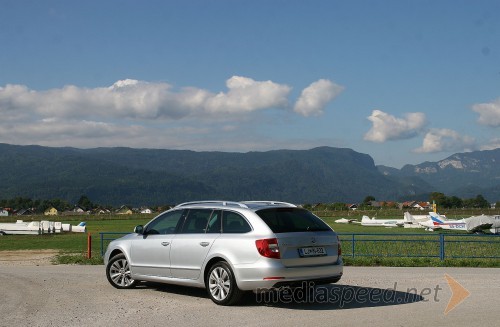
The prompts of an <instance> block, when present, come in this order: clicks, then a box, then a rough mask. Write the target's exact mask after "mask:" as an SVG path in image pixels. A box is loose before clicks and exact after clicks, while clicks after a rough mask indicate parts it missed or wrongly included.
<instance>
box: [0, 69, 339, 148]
mask: <svg viewBox="0 0 500 327" xmlns="http://www.w3.org/2000/svg"><path fill="white" fill-rule="evenodd" d="M322 83H324V82H321V83H319V84H320V85H321V84H322ZM311 85H315V83H313V84H311ZM226 86H227V91H226V92H219V93H214V92H210V91H208V90H206V89H201V88H195V87H185V88H175V87H174V86H172V85H171V84H168V83H163V82H145V81H138V80H133V79H125V80H120V81H117V82H115V83H114V84H113V85H111V86H106V87H97V88H84V87H77V86H74V85H68V86H64V87H62V88H56V89H50V90H44V91H37V90H32V89H29V88H28V87H27V86H24V85H12V84H9V85H6V86H4V87H0V115H1V117H2V119H1V120H0V142H6V143H12V144H40V145H46V146H76V147H84V148H85V147H95V146H131V147H148V148H150V147H152V148H154V147H157V148H184V149H200V150H201V149H206V150H209V149H212V150H213V149H214V146H215V147H217V148H220V149H222V148H227V149H228V150H229V149H239V150H242V149H243V148H242V146H243V145H244V144H253V145H254V147H253V148H249V150H254V149H259V147H260V148H262V147H263V146H264V145H263V144H264V143H263V142H264V141H265V140H266V139H267V141H268V142H272V141H271V140H270V139H269V137H268V136H266V137H264V136H263V137H258V136H257V137H256V138H255V141H252V142H248V139H249V138H251V137H252V136H251V135H249V133H248V131H250V132H251V131H252V130H253V129H252V128H249V127H248V128H247V133H241V129H242V127H243V126H244V127H247V126H246V125H245V122H247V121H249V120H251V119H259V118H261V117H260V116H258V115H256V114H255V113H256V112H262V111H266V110H281V112H282V113H283V114H284V115H289V114H291V111H290V110H288V109H290V103H289V99H288V97H289V95H290V92H291V87H290V86H288V85H285V84H279V83H275V82H272V81H255V80H253V79H251V78H248V77H241V76H233V77H231V78H229V79H228V80H227V81H226ZM327 89H328V88H324V90H323V91H321V90H320V91H319V93H322V92H326V91H327ZM305 93H307V92H305ZM322 99H323V100H321V101H320V103H324V102H325V101H326V100H331V96H324V97H323V98H322ZM321 110H323V109H321ZM250 134H251V133H250ZM245 142H247V143H245ZM259 144H260V146H259Z"/></svg>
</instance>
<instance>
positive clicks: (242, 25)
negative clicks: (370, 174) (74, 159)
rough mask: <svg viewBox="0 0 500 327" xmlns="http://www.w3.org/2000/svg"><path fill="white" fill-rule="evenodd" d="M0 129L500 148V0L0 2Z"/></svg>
mask: <svg viewBox="0 0 500 327" xmlns="http://www.w3.org/2000/svg"><path fill="white" fill-rule="evenodd" d="M0 46H1V48H0V50H1V51H0V113H1V115H2V116H1V117H2V119H1V120H0V142H2V143H11V144H40V145H45V146H73V147H80V148H90V147H102V146H106V147H108V146H128V147H135V148H165V149H190V150H196V151H238V152H247V151H267V150H273V149H309V148H313V147H316V146H325V145H326V146H333V147H345V148H352V149H354V150H355V151H358V152H362V153H367V154H369V155H371V156H372V157H373V158H374V160H375V164H383V165H388V166H392V167H396V168H400V167H401V166H402V165H404V164H407V163H410V164H417V163H421V162H424V161H437V160H441V159H444V158H446V157H448V156H449V155H451V154H453V153H457V152H466V151H472V150H485V149H494V148H498V147H500V133H499V131H500V2H499V1H482V0H479V1H435V0H434V1H416V0H415V1H403V0H394V1H332V0H330V1H259V0H256V1H255V0H254V1H235V0H233V1H222V0H220V1H123V0H122V1H118V0H117V1H102V0H101V1H50V0H45V1H18V0H15V1H8V0H1V1H0Z"/></svg>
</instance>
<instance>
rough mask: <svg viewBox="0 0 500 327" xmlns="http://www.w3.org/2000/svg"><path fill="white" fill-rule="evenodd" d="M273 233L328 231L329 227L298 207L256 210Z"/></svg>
mask: <svg viewBox="0 0 500 327" xmlns="http://www.w3.org/2000/svg"><path fill="white" fill-rule="evenodd" d="M256 213H257V215H259V217H260V218H262V220H264V222H265V223H266V224H267V226H269V228H271V230H272V231H273V232H274V233H293V232H313V231H329V230H331V229H330V227H329V226H328V225H327V224H326V223H324V222H323V221H322V220H321V219H319V218H318V217H316V216H315V215H313V214H312V213H311V212H309V211H307V210H305V209H300V208H273V209H263V210H259V211H257V212H256Z"/></svg>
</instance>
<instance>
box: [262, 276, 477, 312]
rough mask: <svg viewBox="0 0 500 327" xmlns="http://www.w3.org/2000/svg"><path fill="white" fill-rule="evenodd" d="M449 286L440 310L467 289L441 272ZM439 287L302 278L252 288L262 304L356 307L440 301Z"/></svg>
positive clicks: (449, 308) (456, 301)
mask: <svg viewBox="0 0 500 327" xmlns="http://www.w3.org/2000/svg"><path fill="white" fill-rule="evenodd" d="M444 277H445V280H446V282H447V284H448V286H449V288H450V290H451V293H452V294H451V297H450V299H449V301H448V304H447V306H446V309H445V310H444V312H443V313H444V314H445V315H447V314H448V313H449V312H451V311H452V310H454V309H455V308H456V307H457V306H458V305H460V304H461V303H462V302H463V301H464V300H465V299H466V298H467V297H469V295H470V292H469V291H468V290H467V289H465V288H464V287H463V286H462V285H461V284H460V283H459V282H457V281H456V280H455V279H453V278H452V277H451V276H450V275H448V274H445V275H444ZM442 291H443V288H442V287H441V286H440V285H439V284H438V285H436V286H434V287H424V288H420V289H418V288H416V287H407V288H402V287H400V286H399V285H398V282H395V283H394V286H393V287H391V288H386V289H382V288H374V287H362V286H353V285H341V284H328V285H316V284H315V283H313V282H302V283H301V284H300V285H295V287H288V286H286V287H285V286H283V287H280V288H277V289H273V290H269V289H260V290H258V291H257V292H256V300H257V302H258V303H263V304H278V305H283V304H285V305H286V304H320V305H322V304H323V305H331V306H332V307H337V308H356V307H363V306H367V307H368V306H369V307H374V306H387V305H399V304H406V303H413V302H429V301H432V302H441V299H442V297H443V294H442Z"/></svg>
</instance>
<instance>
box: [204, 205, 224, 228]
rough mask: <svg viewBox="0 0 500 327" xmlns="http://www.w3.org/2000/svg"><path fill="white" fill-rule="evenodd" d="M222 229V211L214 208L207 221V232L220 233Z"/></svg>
mask: <svg viewBox="0 0 500 327" xmlns="http://www.w3.org/2000/svg"><path fill="white" fill-rule="evenodd" d="M221 231H222V212H221V211H220V210H214V212H212V217H210V220H209V221H208V225H207V233H220V232H221Z"/></svg>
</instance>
